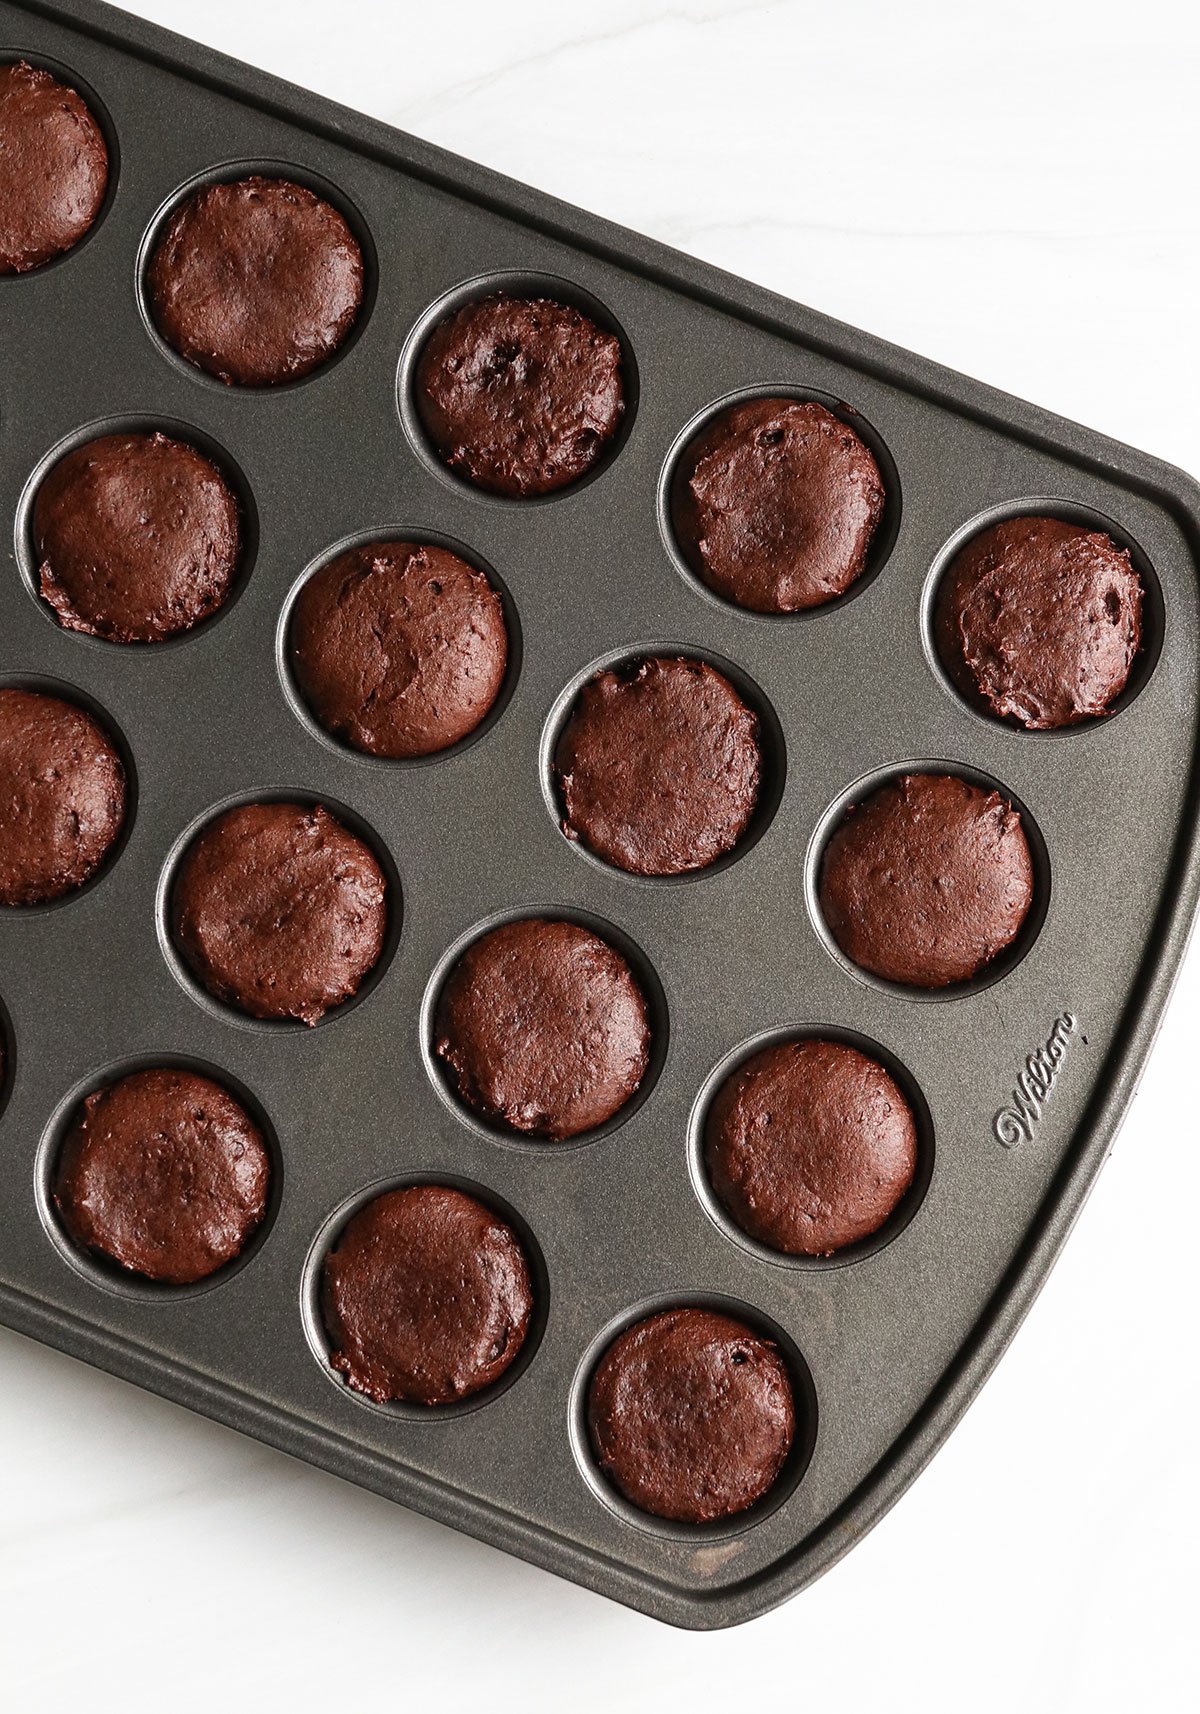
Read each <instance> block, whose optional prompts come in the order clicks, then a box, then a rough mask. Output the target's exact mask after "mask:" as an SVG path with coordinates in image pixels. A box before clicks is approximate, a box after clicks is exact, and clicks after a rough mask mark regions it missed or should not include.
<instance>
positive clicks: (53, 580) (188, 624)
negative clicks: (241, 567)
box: [33, 434, 241, 643]
mask: <svg viewBox="0 0 1200 1714" xmlns="http://www.w3.org/2000/svg"><path fill="white" fill-rule="evenodd" d="M33 528H34V537H35V540H36V543H37V551H38V555H39V558H40V560H41V569H40V573H39V580H40V585H41V592H42V595H43V596H44V598H45V599H46V601H48V602H49V604H50V606H51V607H52V608H53V609H54V613H55V616H56V618H57V619H58V622H59V624H60V625H62V626H64V627H65V629H67V630H69V631H86V632H88V633H89V634H90V635H92V636H94V637H106V638H108V640H109V641H110V642H115V643H156V642H160V641H162V639H163V638H165V637H173V636H176V635H178V633H180V632H182V631H188V630H190V629H191V628H192V626H193V625H196V624H198V623H199V622H200V621H201V620H202V619H207V618H209V617H210V615H212V614H213V613H215V612H216V611H217V609H218V608H219V607H220V606H221V605H222V603H223V602H224V601H225V599H226V597H227V596H228V594H229V591H230V587H231V585H232V583H233V579H234V577H235V575H236V573H237V566H238V555H239V552H240V546H241V541H240V530H239V525H238V505H237V501H236V499H235V498H234V496H233V494H232V493H231V491H230V489H229V485H228V484H227V483H226V481H225V478H224V477H223V476H222V475H221V472H220V471H219V470H218V469H217V467H216V465H215V464H213V463H212V462H211V460H209V459H207V458H205V457H204V455H203V454H202V453H199V452H197V451H196V449H195V447H191V446H186V445H184V443H183V442H182V441H178V440H170V439H168V437H167V436H166V435H164V434H113V435H105V436H103V437H102V438H101V439H99V440H93V441H89V442H88V443H87V445H86V446H80V447H76V449H75V450H74V451H73V452H69V453H67V455H66V457H65V458H62V459H60V460H59V462H58V463H57V464H56V465H55V466H54V468H53V470H51V471H50V473H49V475H48V476H47V477H46V479H45V481H44V482H43V483H42V485H41V487H40V488H39V489H38V495H37V501H36V504H35V506H34V513H33Z"/></svg>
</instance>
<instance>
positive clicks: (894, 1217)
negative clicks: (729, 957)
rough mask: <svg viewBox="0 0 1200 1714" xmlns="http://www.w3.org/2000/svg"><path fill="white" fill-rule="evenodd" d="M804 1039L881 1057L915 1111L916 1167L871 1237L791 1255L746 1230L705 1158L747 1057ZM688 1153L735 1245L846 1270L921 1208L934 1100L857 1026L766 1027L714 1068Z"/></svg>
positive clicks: (700, 1187) (699, 1191)
mask: <svg viewBox="0 0 1200 1714" xmlns="http://www.w3.org/2000/svg"><path fill="white" fill-rule="evenodd" d="M799 1041H827V1042H839V1043H841V1044H842V1045H843V1046H845V1047H851V1048H855V1049H857V1051H858V1052H859V1053H861V1054H865V1055H866V1057H867V1058H868V1059H873V1060H875V1061H876V1062H877V1063H878V1064H879V1065H881V1066H882V1067H883V1068H884V1070H885V1071H886V1072H887V1073H888V1075H889V1076H890V1077H891V1078H892V1079H893V1081H894V1082H895V1083H896V1085H897V1087H898V1088H899V1089H900V1092H901V1094H902V1095H903V1096H904V1098H905V1100H906V1101H907V1102H908V1105H909V1107H910V1108H911V1110H912V1115H913V1119H914V1121H915V1124H916V1132H917V1165H916V1171H915V1172H914V1174H913V1180H912V1183H911V1184H910V1185H909V1187H908V1189H907V1191H906V1192H905V1193H904V1195H903V1196H902V1197H901V1199H900V1201H899V1203H898V1204H897V1205H896V1207H895V1209H894V1210H893V1211H892V1213H891V1214H890V1215H889V1217H888V1218H887V1220H886V1221H885V1222H884V1223H883V1225H881V1226H880V1227H879V1229H878V1230H877V1231H876V1232H873V1233H872V1234H871V1236H870V1237H868V1238H863V1239H861V1240H860V1241H859V1242H858V1243H853V1244H846V1245H844V1246H843V1247H842V1248H841V1249H837V1250H835V1251H834V1252H833V1254H832V1255H827V1256H825V1255H822V1256H806V1255H788V1254H785V1253H784V1252H783V1251H782V1250H777V1249H773V1248H772V1247H771V1246H770V1245H768V1244H764V1243H761V1242H760V1241H759V1240H758V1239H756V1238H754V1237H752V1236H751V1235H750V1234H749V1233H748V1232H746V1231H744V1230H743V1229H742V1227H741V1226H739V1225H738V1223H737V1221H736V1220H735V1219H734V1218H733V1216H732V1214H731V1213H730V1211H729V1209H728V1208H726V1206H725V1204H724V1203H723V1202H722V1201H721V1198H720V1197H719V1196H718V1195H717V1193H716V1190H715V1189H714V1188H713V1183H712V1177H711V1175H710V1172H709V1167H708V1162H707V1160H706V1158H705V1151H706V1146H707V1139H708V1124H709V1117H710V1114H711V1112H712V1104H713V1101H714V1100H715V1098H716V1096H717V1095H718V1093H719V1092H720V1090H721V1089H722V1088H724V1086H725V1084H726V1083H727V1082H728V1080H729V1079H730V1078H731V1077H734V1076H735V1075H736V1074H737V1072H738V1071H739V1070H740V1069H741V1068H742V1066H743V1065H745V1063H746V1062H747V1060H749V1059H752V1058H753V1057H754V1056H755V1055H756V1054H759V1053H761V1052H762V1051H763V1050H764V1048H769V1047H779V1046H782V1045H784V1044H785V1043H787V1042H799ZM687 1153H688V1170H689V1172H690V1173H691V1176H692V1185H693V1187H694V1189H695V1192H696V1195H697V1197H698V1198H699V1200H700V1202H701V1204H702V1206H703V1208H704V1211H705V1213H706V1214H707V1215H708V1217H709V1219H710V1220H712V1222H713V1224H714V1225H715V1226H717V1227H719V1228H720V1230H721V1231H722V1232H723V1233H724V1234H725V1235H726V1237H727V1238H730V1239H732V1241H733V1242H734V1243H735V1244H740V1245H741V1246H742V1248H743V1249H744V1250H747V1251H749V1253H750V1254H751V1255H752V1256H754V1257H755V1258H756V1259H757V1260H758V1261H760V1262H773V1263H775V1264H777V1265H778V1266H780V1267H784V1268H799V1269H801V1270H804V1269H824V1268H844V1267H850V1266H852V1265H853V1264H854V1263H856V1262H862V1261H866V1260H867V1258H868V1257H871V1256H874V1255H876V1254H877V1253H878V1252H879V1251H880V1250H882V1249H884V1248H885V1247H886V1246H887V1245H888V1244H890V1243H892V1242H893V1240H894V1239H896V1238H898V1237H899V1236H900V1234H901V1233H902V1232H903V1231H904V1228H905V1227H906V1226H907V1225H908V1223H909V1221H910V1220H911V1219H912V1218H913V1216H914V1215H915V1214H916V1212H917V1210H918V1209H919V1208H920V1206H921V1204H922V1202H923V1201H924V1199H925V1194H926V1192H927V1191H928V1189H929V1184H930V1180H931V1179H932V1178H933V1172H934V1134H933V1116H932V1114H931V1113H930V1111H929V1103H928V1102H927V1101H926V1099H925V1097H924V1095H923V1094H922V1092H921V1089H920V1087H919V1085H918V1084H917V1082H916V1079H915V1078H914V1077H913V1076H912V1073H911V1072H910V1071H909V1070H908V1067H907V1066H905V1065H904V1064H902V1062H901V1061H900V1060H899V1059H897V1058H896V1056H895V1054H893V1053H889V1052H888V1050H887V1049H886V1048H884V1047H881V1046H880V1044H879V1043H878V1042H877V1041H872V1040H871V1038H870V1037H868V1036H863V1035H859V1034H858V1033H857V1032H856V1031H854V1030H848V1029H844V1028H842V1027H841V1026H839V1025H836V1024H834V1025H824V1024H796V1025H782V1026H780V1027H779V1028H777V1029H771V1030H764V1031H762V1032H761V1033H760V1034H759V1035H756V1036H753V1037H751V1039H750V1040H749V1041H744V1042H741V1043H740V1044H739V1045H738V1046H737V1047H735V1048H734V1049H733V1051H732V1052H731V1053H727V1054H726V1055H725V1057H724V1059H722V1060H721V1061H720V1063H719V1064H717V1065H715V1066H714V1067H713V1069H712V1071H710V1072H709V1074H708V1076H707V1077H706V1078H705V1080H704V1083H703V1084H702V1085H701V1088H700V1092H699V1094H698V1095H697V1097H696V1102H695V1105H694V1107H693V1108H692V1115H691V1119H690V1122H689V1124H688V1135H687Z"/></svg>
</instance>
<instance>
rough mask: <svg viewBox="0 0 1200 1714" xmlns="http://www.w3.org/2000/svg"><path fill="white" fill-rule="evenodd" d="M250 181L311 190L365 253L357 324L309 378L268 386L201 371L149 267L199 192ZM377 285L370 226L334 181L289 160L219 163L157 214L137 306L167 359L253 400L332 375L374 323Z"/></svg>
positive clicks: (140, 270)
mask: <svg viewBox="0 0 1200 1714" xmlns="http://www.w3.org/2000/svg"><path fill="white" fill-rule="evenodd" d="M250 178H261V179H269V180H279V181H282V182H284V183H286V184H294V185H299V186H301V188H302V189H304V190H307V191H311V192H312V194H313V195H314V196H316V197H319V198H320V199H321V200H322V201H323V202H327V203H328V204H329V205H330V207H332V208H334V209H336V210H337V212H338V213H339V214H340V215H341V217H342V219H343V220H344V221H345V222H346V225H347V226H348V227H349V228H350V231H351V233H352V234H353V235H354V238H355V241H356V242H357V244H358V248H359V250H360V252H361V254H362V299H361V302H360V304H359V307H358V312H357V314H356V315H355V317H354V322H353V325H352V326H351V327H350V328H349V329H348V331H347V332H346V333H345V334H344V335H343V337H342V338H341V339H340V340H339V342H338V344H337V347H336V349H335V350H333V351H331V352H330V353H329V355H328V356H327V357H325V358H323V359H322V360H321V361H320V362H319V363H317V365H316V366H315V368H313V369H311V370H309V371H308V372H307V373H306V374H302V375H297V376H295V377H293V378H290V379H287V380H282V381H276V382H273V383H270V384H267V385H263V384H261V383H258V384H247V385H237V384H229V383H227V382H225V381H223V380H221V379H220V378H218V376H216V375H214V374H210V373H209V372H208V371H207V370H206V369H203V368H201V367H200V365H199V364H198V363H193V362H191V361H190V360H189V359H188V358H186V357H184V356H183V355H182V353H181V352H180V351H179V350H177V348H176V347H175V345H173V344H172V343H171V341H170V340H169V339H168V338H167V337H166V336H165V334H164V333H163V331H162V329H161V328H160V326H159V323H158V317H157V315H156V313H155V307H154V297H153V291H152V289H151V283H150V271H151V266H152V264H153V261H154V257H155V254H156V253H157V251H158V247H159V245H160V244H161V243H162V241H163V238H164V237H165V236H166V234H167V231H168V229H169V228H170V225H171V222H172V220H173V219H174V217H175V216H176V214H178V213H179V211H180V210H181V209H182V208H183V207H184V205H185V204H186V203H188V202H189V201H190V200H191V199H192V198H193V197H194V196H196V195H197V193H198V192H200V191H203V190H206V189H207V188H208V187H209V186H210V185H226V184H236V183H238V182H239V181H241V180H243V179H250ZM378 284H379V265H378V260H377V255H376V250H375V244H374V241H373V239H372V237H371V232H370V228H369V227H368V226H367V223H366V221H365V220H364V219H363V217H362V215H361V214H360V213H359V210H358V208H357V207H356V206H355V204H354V203H353V202H352V201H351V200H350V198H349V197H348V196H347V195H346V194H345V192H344V191H342V190H341V189H340V188H339V187H338V186H337V185H336V184H334V183H333V182H332V181H331V180H330V179H327V178H324V177H323V176H322V175H321V174H320V173H315V172H313V171H312V170H311V169H310V168H308V167H306V166H301V165H298V164H296V163H294V162H291V161H286V160H264V159H257V160H240V161H222V162H220V163H219V164H217V165H214V166H210V167H207V168H205V169H204V171H202V172H197V173H195V174H194V175H193V176H192V177H191V178H189V179H187V180H186V181H185V182H184V183H183V184H181V185H179V187H178V188H177V189H176V190H175V191H173V192H172V194H171V195H170V196H169V197H168V198H167V199H166V201H165V202H164V203H163V204H162V205H161V207H160V208H159V209H158V210H157V211H156V212H155V214H154V216H153V218H152V219H151V220H150V222H149V224H148V225H147V227H146V230H145V233H144V234H143V236H142V241H141V245H140V246H139V249H138V254H137V261H136V290H137V300H138V308H139V310H140V312H141V317H142V322H143V324H144V326H145V329H146V333H147V334H148V335H149V337H150V339H151V340H152V341H153V342H154V344H155V345H156V346H157V347H158V349H159V350H160V351H161V352H162V354H163V356H164V357H165V358H166V359H167V361H168V362H169V363H171V364H172V365H173V366H174V367H175V368H176V369H178V370H180V371H181V372H182V373H183V374H185V375H188V376H190V377H191V379H192V380H196V381H201V382H203V383H204V384H205V385H206V386H210V387H219V388H220V389H221V391H222V392H225V393H231V394H233V395H234V396H237V395H240V394H250V395H252V396H261V395H262V394H266V395H267V396H270V395H272V394H275V393H283V392H290V391H291V390H292V389H293V388H295V387H301V386H303V385H305V383H307V382H311V381H319V380H320V379H321V378H322V377H323V376H326V375H328V374H329V372H330V370H331V369H332V368H333V366H334V365H335V364H337V363H341V362H342V361H343V360H344V359H345V358H346V357H348V356H349V354H350V352H351V351H352V350H353V349H354V347H355V345H357V343H358V341H359V340H360V339H361V338H362V336H363V334H364V333H365V332H366V329H367V324H368V323H369V321H370V319H371V311H372V309H373V308H374V305H375V296H376V292H377V290H378Z"/></svg>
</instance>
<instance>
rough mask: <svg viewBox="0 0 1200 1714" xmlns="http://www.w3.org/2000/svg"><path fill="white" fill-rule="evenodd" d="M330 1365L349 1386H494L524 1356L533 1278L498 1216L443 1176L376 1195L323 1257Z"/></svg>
mask: <svg viewBox="0 0 1200 1714" xmlns="http://www.w3.org/2000/svg"><path fill="white" fill-rule="evenodd" d="M322 1310H323V1314H324V1320H325V1327H326V1331H327V1333H328V1335H329V1339H330V1342H331V1344H332V1347H333V1349H332V1353H331V1356H330V1362H331V1363H332V1365H333V1367H334V1368H335V1369H337V1370H338V1371H339V1372H340V1373H341V1374H343V1375H344V1376H345V1377H346V1380H347V1382H348V1384H349V1385H350V1386H351V1387H352V1388H353V1389H354V1390H355V1392H359V1393H363V1394H364V1395H365V1396H366V1397H367V1398H369V1399H374V1401H375V1403H376V1404H388V1403H390V1402H391V1401H393V1400H397V1401H401V1402H404V1403H407V1404H418V1405H430V1406H436V1405H448V1404H453V1403H455V1401H457V1400H458V1399H464V1398H469V1397H471V1396H472V1395H473V1394H475V1393H478V1392H481V1391H482V1390H483V1388H485V1387H490V1386H492V1385H493V1384H494V1383H495V1382H496V1381H498V1380H499V1379H500V1377H501V1376H502V1375H503V1374H504V1373H505V1371H506V1370H507V1369H509V1368H510V1367H511V1366H512V1364H513V1363H514V1362H515V1361H516V1359H517V1357H518V1356H519V1355H520V1352H521V1348H522V1346H523V1345H524V1343H525V1340H526V1337H527V1335H528V1333H529V1324H530V1320H531V1318H532V1315H533V1286H532V1284H531V1281H530V1270H529V1263H528V1260H527V1259H526V1256H525V1252H524V1250H523V1249H522V1247H521V1243H520V1240H519V1239H518V1238H517V1235H516V1233H515V1232H514V1231H513V1230H512V1228H511V1226H509V1225H508V1224H507V1223H506V1222H505V1221H504V1220H502V1219H501V1218H500V1216H499V1215H498V1214H496V1213H494V1212H493V1210H492V1209H490V1208H488V1207H487V1206H486V1205H485V1204H484V1203H482V1202H480V1201H478V1200H477V1199H476V1198H475V1197H473V1196H468V1195H467V1194H466V1193H465V1192H464V1191H461V1190H456V1189H454V1188H453V1187H452V1186H450V1185H446V1184H417V1185H410V1186H409V1187H408V1188H406V1189H403V1190H390V1191H387V1192H385V1193H384V1195H382V1196H377V1197H376V1198H375V1200H374V1201H373V1202H369V1203H368V1204H367V1206H366V1207H365V1208H363V1209H361V1210H360V1211H359V1213H357V1214H356V1215H354V1217H353V1218H352V1219H351V1220H350V1221H349V1222H348V1224H347V1225H346V1227H345V1228H344V1230H343V1231H342V1234H341V1236H340V1237H339V1238H338V1241H337V1243H336V1245H335V1246H334V1248H333V1249H332V1250H331V1251H330V1252H329V1254H328V1256H326V1258H325V1266H324V1271H323V1277H322Z"/></svg>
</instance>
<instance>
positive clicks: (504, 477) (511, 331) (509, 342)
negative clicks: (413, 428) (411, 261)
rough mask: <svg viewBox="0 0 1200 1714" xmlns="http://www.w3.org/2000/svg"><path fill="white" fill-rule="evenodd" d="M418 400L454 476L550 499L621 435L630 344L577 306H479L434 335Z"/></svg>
mask: <svg viewBox="0 0 1200 1714" xmlns="http://www.w3.org/2000/svg"><path fill="white" fill-rule="evenodd" d="M416 398H417V407H418V410H419V412H420V415H421V419H422V421H423V422H424V424H425V428H426V430H427V432H428V434H429V436H430V438H431V439H432V441H433V443H434V445H435V446H436V447H437V450H438V451H439V453H440V454H441V455H442V457H443V458H444V459H445V461H446V463H447V464H448V465H449V466H450V468H451V469H452V470H456V471H458V472H459V474H460V475H462V476H465V477H466V478H467V479H468V480H469V481H471V482H473V483H475V485H476V486H477V487H479V488H486V489H488V490H489V491H490V492H492V493H494V494H507V495H510V496H513V497H522V496H527V495H531V494H550V493H552V492H554V491H555V490H556V489H559V488H565V487H566V486H567V485H568V484H569V483H571V482H577V481H578V480H579V478H580V477H581V476H583V475H584V474H585V473H586V472H587V471H588V470H590V469H591V467H592V465H593V464H595V462H596V460H597V459H598V458H599V457H600V456H601V454H602V453H603V452H604V449H605V447H606V446H607V445H608V443H609V442H610V441H611V440H612V438H613V436H614V435H615V434H616V432H617V429H618V428H619V427H620V423H621V417H622V414H623V412H624V409H625V397H624V380H623V376H622V367H621V342H620V340H619V339H617V338H616V337H615V336H614V335H613V334H611V333H605V332H604V331H603V330H602V329H601V328H599V327H597V326H596V324H595V322H593V321H590V320H589V319H588V317H587V316H586V315H584V314H582V313H581V311H579V310H577V309H573V308H572V307H571V306H570V305H569V304H560V303H554V302H553V301H552V300H551V299H549V298H519V297H511V296H510V295H509V294H507V293H505V292H499V293H497V294H495V295H494V296H492V297H485V298H477V299H476V300H475V301H474V302H473V303H469V304H465V305H464V306H463V308H462V309H460V310H457V311H456V312H455V314H453V315H452V316H449V317H448V318H447V319H446V320H445V321H443V322H440V323H439V324H438V326H437V327H435V328H434V330H433V332H432V333H431V334H430V335H429V338H428V339H427V341H426V343H425V348H424V350H423V351H422V353H421V357H420V361H419V363H418V365H417V375H416Z"/></svg>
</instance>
